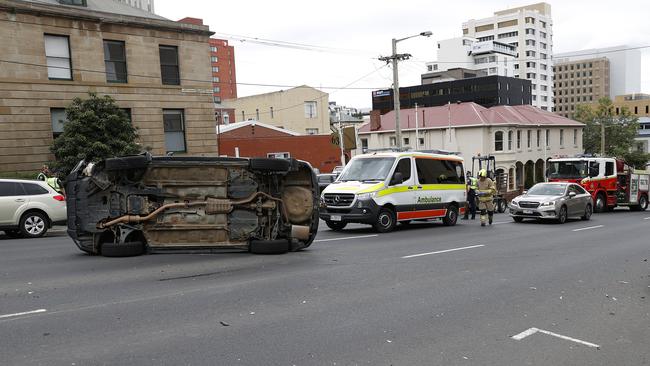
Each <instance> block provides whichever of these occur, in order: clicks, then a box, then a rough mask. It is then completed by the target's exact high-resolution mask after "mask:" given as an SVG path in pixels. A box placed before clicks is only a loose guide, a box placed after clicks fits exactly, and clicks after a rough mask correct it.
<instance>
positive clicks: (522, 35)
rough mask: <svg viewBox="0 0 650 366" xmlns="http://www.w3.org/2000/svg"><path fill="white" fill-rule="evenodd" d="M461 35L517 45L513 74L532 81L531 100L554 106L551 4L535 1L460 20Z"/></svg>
mask: <svg viewBox="0 0 650 366" xmlns="http://www.w3.org/2000/svg"><path fill="white" fill-rule="evenodd" d="M463 36H465V37H471V38H476V39H477V40H478V41H479V42H485V41H492V40H496V41H499V42H501V43H506V44H508V45H511V46H515V47H517V50H518V53H519V57H518V59H517V63H516V64H515V67H514V73H515V75H514V76H515V77H519V78H521V79H527V80H530V81H531V83H532V84H531V85H532V104H533V105H534V106H535V107H538V108H541V109H543V110H548V111H552V110H553V20H552V18H551V5H550V4H547V3H537V4H531V5H526V6H522V7H518V8H512V9H506V10H502V11H497V12H495V13H494V15H493V16H492V17H489V18H484V19H478V20H475V19H471V20H468V21H467V22H465V23H463Z"/></svg>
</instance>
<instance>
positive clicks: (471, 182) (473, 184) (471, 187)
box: [463, 171, 478, 220]
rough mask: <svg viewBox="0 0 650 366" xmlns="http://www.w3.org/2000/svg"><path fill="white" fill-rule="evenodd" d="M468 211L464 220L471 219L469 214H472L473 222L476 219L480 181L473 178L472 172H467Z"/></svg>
mask: <svg viewBox="0 0 650 366" xmlns="http://www.w3.org/2000/svg"><path fill="white" fill-rule="evenodd" d="M465 183H466V184H467V209H466V210H465V216H464V217H463V220H467V219H469V214H470V213H471V214H472V220H474V219H475V218H476V190H477V189H478V179H476V178H474V177H472V172H470V171H468V172H467V179H466V180H465Z"/></svg>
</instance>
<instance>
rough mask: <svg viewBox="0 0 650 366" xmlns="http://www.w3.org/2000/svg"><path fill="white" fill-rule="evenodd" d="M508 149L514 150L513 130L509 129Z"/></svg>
mask: <svg viewBox="0 0 650 366" xmlns="http://www.w3.org/2000/svg"><path fill="white" fill-rule="evenodd" d="M508 150H510V151H512V131H508Z"/></svg>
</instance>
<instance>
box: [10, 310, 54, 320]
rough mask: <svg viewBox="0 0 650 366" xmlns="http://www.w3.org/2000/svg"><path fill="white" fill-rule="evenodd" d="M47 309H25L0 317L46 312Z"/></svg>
mask: <svg viewBox="0 0 650 366" xmlns="http://www.w3.org/2000/svg"><path fill="white" fill-rule="evenodd" d="M46 311H47V310H46V309H38V310H32V311H24V312H22V313H14V314H5V315H0V319H4V318H11V317H14V316H21V315H29V314H38V313H44V312H46Z"/></svg>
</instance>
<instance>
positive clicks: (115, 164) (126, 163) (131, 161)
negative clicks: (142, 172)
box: [104, 155, 151, 172]
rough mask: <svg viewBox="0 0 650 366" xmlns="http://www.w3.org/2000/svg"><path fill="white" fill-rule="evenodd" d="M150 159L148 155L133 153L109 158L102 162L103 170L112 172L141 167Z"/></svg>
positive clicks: (147, 163)
mask: <svg viewBox="0 0 650 366" xmlns="http://www.w3.org/2000/svg"><path fill="white" fill-rule="evenodd" d="M150 161H151V156H150V155H133V156H121V157H116V158H109V159H106V161H105V162H104V170H105V171H107V172H112V171H117V170H129V169H143V168H146V167H147V165H149V162H150Z"/></svg>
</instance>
